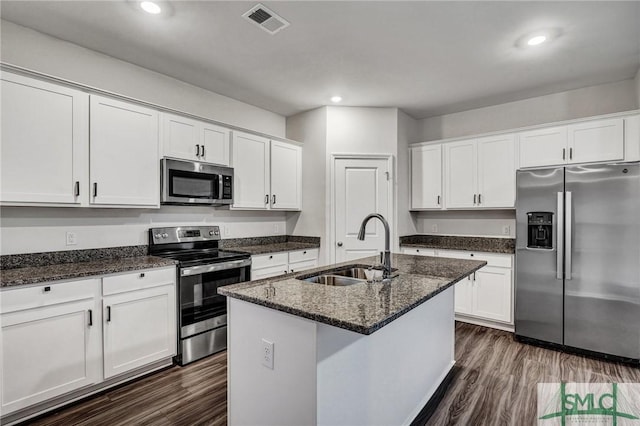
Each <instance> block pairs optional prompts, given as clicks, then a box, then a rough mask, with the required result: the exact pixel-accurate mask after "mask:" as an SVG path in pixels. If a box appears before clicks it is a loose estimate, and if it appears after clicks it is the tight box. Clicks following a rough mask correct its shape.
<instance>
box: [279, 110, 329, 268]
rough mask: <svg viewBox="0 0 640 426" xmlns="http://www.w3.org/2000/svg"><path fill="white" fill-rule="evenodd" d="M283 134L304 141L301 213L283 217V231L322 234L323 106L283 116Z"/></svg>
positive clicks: (323, 177) (322, 254)
mask: <svg viewBox="0 0 640 426" xmlns="http://www.w3.org/2000/svg"><path fill="white" fill-rule="evenodd" d="M287 137H288V138H290V139H294V140H300V141H304V147H303V149H302V212H300V213H292V214H290V215H289V217H288V219H287V233H288V234H292V235H313V236H323V237H324V235H325V209H326V206H325V199H326V188H327V187H326V186H325V181H326V165H325V161H324V160H325V158H326V149H327V108H325V107H322V108H317V109H314V110H311V111H307V112H303V113H300V114H296V115H294V116H292V117H288V118H287ZM325 251H326V238H322V240H321V249H320V259H319V262H320V264H323V263H324V259H325Z"/></svg>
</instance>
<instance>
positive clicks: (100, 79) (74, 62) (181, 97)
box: [0, 20, 285, 137]
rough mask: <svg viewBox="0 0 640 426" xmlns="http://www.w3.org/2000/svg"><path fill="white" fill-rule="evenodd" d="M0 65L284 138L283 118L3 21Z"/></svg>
mask: <svg viewBox="0 0 640 426" xmlns="http://www.w3.org/2000/svg"><path fill="white" fill-rule="evenodd" d="M0 35H1V45H0V47H1V49H0V58H1V59H2V62H5V63H8V64H11V65H17V66H20V67H24V68H28V69H30V70H33V71H38V72H41V73H45V74H49V75H51V76H54V77H58V78H63V79H66V80H71V81H74V82H77V83H82V84H85V85H89V86H92V87H95V88H98V89H102V90H108V91H111V92H114V93H118V94H121V95H124V96H128V97H131V98H135V99H139V100H143V101H146V102H151V103H154V104H157V105H161V106H164V107H168V108H174V109H177V110H180V111H184V112H188V113H190V114H195V115H198V116H202V117H205V118H209V119H212V120H216V121H220V122H223V123H227V124H231V125H235V126H239V127H244V128H246V129H250V130H254V131H257V132H262V133H266V134H269V135H273V136H280V137H284V134H285V118H284V117H283V116H281V115H278V114H275V113H273V112H270V111H267V110H264V109H261V108H258V107H255V106H253V105H249V104H246V103H244V102H240V101H237V100H235V99H232V98H229V97H226V96H222V95H219V94H217V93H214V92H211V91H208V90H204V89H201V88H199V87H196V86H192V85H190V84H187V83H184V82H182V81H180V80H176V79H174V78H171V77H168V76H166V75H163V74H159V73H157V72H154V71H150V70H148V69H146V68H142V67H139V66H137V65H133V64H131V63H128V62H124V61H121V60H119V59H115V58H113V57H111V56H106V55H103V54H101V53H98V52H96V51H93V50H89V49H85V48H84V47H80V46H78V45H76V44H72V43H69V42H66V41H63V40H60V39H57V38H54V37H51V36H48V35H46V34H43V33H40V32H37V31H34V30H31V29H28V28H25V27H22V26H20V25H16V24H14V23H12V22H8V21H4V20H3V21H1V22H0Z"/></svg>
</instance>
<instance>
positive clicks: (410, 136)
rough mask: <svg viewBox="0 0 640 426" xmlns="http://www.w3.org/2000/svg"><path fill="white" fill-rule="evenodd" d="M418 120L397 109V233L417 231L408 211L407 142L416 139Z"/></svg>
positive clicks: (408, 163)
mask: <svg viewBox="0 0 640 426" xmlns="http://www.w3.org/2000/svg"><path fill="white" fill-rule="evenodd" d="M418 132H419V128H418V121H417V120H414V119H413V118H412V117H410V116H409V115H407V114H406V113H404V112H403V111H400V110H398V161H397V170H396V194H397V195H398V202H397V203H396V206H397V212H396V215H395V217H396V218H397V219H396V220H397V223H398V234H397V235H411V234H415V233H416V231H417V228H416V221H415V216H414V215H412V214H411V213H409V209H410V208H411V157H410V154H409V144H411V143H412V142H415V141H416V140H418Z"/></svg>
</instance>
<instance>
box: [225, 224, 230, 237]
mask: <svg viewBox="0 0 640 426" xmlns="http://www.w3.org/2000/svg"><path fill="white" fill-rule="evenodd" d="M229 235H231V231H230V230H229V227H228V226H225V227H224V236H225V237H228V236H229Z"/></svg>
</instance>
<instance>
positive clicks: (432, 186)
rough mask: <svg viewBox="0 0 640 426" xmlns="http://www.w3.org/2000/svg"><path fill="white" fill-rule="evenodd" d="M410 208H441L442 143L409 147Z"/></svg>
mask: <svg viewBox="0 0 640 426" xmlns="http://www.w3.org/2000/svg"><path fill="white" fill-rule="evenodd" d="M411 208H412V209H441V208H442V145H440V144H438V145H427V146H419V147H415V148H411Z"/></svg>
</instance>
